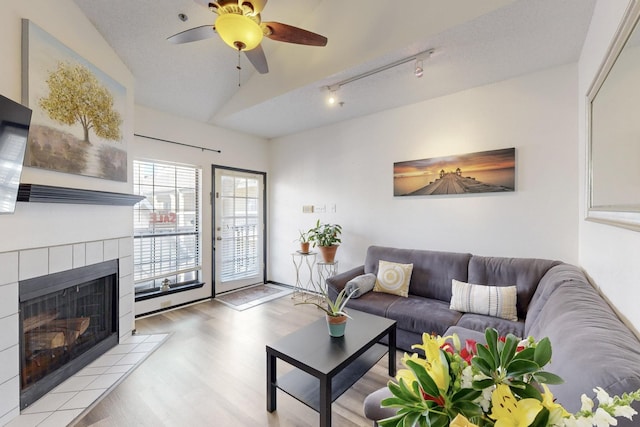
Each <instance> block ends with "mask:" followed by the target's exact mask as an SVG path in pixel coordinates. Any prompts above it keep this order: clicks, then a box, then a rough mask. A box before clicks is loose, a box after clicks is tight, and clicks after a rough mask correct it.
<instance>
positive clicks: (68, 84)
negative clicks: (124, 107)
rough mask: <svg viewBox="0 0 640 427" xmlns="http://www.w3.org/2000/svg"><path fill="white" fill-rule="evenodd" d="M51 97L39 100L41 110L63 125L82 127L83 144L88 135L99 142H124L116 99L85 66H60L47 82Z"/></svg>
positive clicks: (65, 64)
mask: <svg viewBox="0 0 640 427" xmlns="http://www.w3.org/2000/svg"><path fill="white" fill-rule="evenodd" d="M47 85H48V86H49V95H48V96H46V97H43V98H41V99H40V102H39V104H40V107H41V108H42V109H43V110H45V111H46V112H47V114H48V115H49V117H50V118H51V119H53V120H56V121H58V122H60V123H62V124H66V125H69V126H71V125H73V124H75V123H80V124H81V125H82V128H83V129H84V142H87V143H90V141H89V131H93V132H94V133H95V134H96V135H97V136H99V137H100V138H104V139H107V140H113V141H119V140H120V139H121V132H120V124H121V123H122V119H121V117H120V114H119V113H118V112H117V111H116V110H115V109H114V106H113V96H112V95H111V93H110V92H109V90H108V89H107V88H106V87H104V86H103V85H102V84H101V83H100V82H99V81H98V79H97V78H96V76H95V75H94V74H93V73H92V72H91V71H89V69H88V68H86V67H85V66H83V65H80V64H71V63H69V62H59V63H58V68H57V69H56V70H55V71H53V72H52V73H51V74H50V75H49V78H48V79H47Z"/></svg>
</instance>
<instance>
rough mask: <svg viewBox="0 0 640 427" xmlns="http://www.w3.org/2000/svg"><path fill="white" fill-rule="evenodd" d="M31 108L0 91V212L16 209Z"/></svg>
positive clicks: (9, 211) (7, 212)
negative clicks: (3, 94) (1, 93)
mask: <svg viewBox="0 0 640 427" xmlns="http://www.w3.org/2000/svg"><path fill="white" fill-rule="evenodd" d="M30 125H31V110H30V109H29V108H27V107H25V106H24V105H22V104H19V103H17V102H15V101H12V100H10V99H9V98H6V97H4V96H2V95H0V214H11V213H13V212H14V211H15V209H16V198H17V196H18V187H19V186H20V175H21V174H22V163H23V161H24V153H25V150H26V148H27V138H28V136H29V126H30Z"/></svg>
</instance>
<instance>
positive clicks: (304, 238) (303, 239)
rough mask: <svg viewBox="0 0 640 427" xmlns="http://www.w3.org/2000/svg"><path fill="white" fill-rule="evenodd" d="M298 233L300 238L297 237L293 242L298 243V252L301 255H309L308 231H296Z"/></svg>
mask: <svg viewBox="0 0 640 427" xmlns="http://www.w3.org/2000/svg"><path fill="white" fill-rule="evenodd" d="M298 233H300V237H298V238H297V239H296V240H295V241H298V242H300V252H301V253H303V254H308V253H309V244H310V242H309V232H308V231H302V230H298Z"/></svg>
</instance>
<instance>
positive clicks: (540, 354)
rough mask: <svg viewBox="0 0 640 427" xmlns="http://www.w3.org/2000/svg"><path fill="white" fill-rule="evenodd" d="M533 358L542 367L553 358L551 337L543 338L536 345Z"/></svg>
mask: <svg viewBox="0 0 640 427" xmlns="http://www.w3.org/2000/svg"><path fill="white" fill-rule="evenodd" d="M533 360H534V361H535V362H536V363H537V364H538V366H540V367H542V366H544V365H546V364H547V363H549V361H550V360H551V341H549V338H543V339H541V340H540V341H539V342H538V344H537V345H536V349H535V353H534V355H533Z"/></svg>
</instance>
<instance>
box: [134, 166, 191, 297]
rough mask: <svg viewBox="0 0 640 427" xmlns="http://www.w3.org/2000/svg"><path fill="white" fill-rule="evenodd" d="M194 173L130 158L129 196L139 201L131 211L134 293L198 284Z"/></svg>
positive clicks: (189, 167)
mask: <svg viewBox="0 0 640 427" xmlns="http://www.w3.org/2000/svg"><path fill="white" fill-rule="evenodd" d="M200 175H201V171H200V169H198V168H196V167H191V166H184V165H174V164H169V163H158V162H148V161H137V160H134V162H133V185H134V192H135V194H138V195H140V196H144V197H145V199H143V200H142V201H141V202H140V203H138V204H137V205H135V207H134V211H133V215H134V219H133V243H134V245H133V248H134V251H133V257H134V282H135V292H136V295H139V294H144V293H148V292H153V291H158V290H161V289H163V290H165V289H166V288H163V285H164V286H166V285H168V286H170V287H171V288H175V287H177V286H181V285H187V284H190V283H197V282H199V281H200V280H201V279H200V274H201V269H202V263H201V256H200V245H201V240H202V239H201V227H200V215H201V214H200V192H201V190H200Z"/></svg>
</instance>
